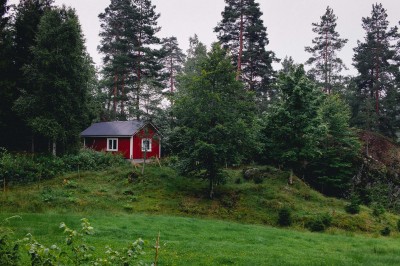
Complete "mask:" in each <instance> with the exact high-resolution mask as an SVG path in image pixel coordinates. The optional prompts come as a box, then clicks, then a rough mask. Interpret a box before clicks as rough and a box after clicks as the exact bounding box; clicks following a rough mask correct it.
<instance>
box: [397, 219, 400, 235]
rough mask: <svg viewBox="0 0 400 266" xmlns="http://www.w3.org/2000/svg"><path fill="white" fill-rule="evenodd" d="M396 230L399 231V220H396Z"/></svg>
mask: <svg viewBox="0 0 400 266" xmlns="http://www.w3.org/2000/svg"><path fill="white" fill-rule="evenodd" d="M397 231H399V232H400V220H397Z"/></svg>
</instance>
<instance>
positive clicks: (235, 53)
mask: <svg viewBox="0 0 400 266" xmlns="http://www.w3.org/2000/svg"><path fill="white" fill-rule="evenodd" d="M225 3H226V5H225V8H224V11H223V12H222V13H221V15H222V19H221V21H220V22H219V23H218V25H217V26H216V27H215V28H214V32H216V33H217V34H218V36H217V37H218V40H219V42H220V43H221V45H222V47H223V48H225V49H228V50H229V51H230V53H231V54H232V62H233V65H234V66H235V68H236V69H237V75H238V76H239V77H240V80H242V81H243V82H244V83H245V87H246V88H247V89H248V90H251V91H254V92H256V95H257V98H256V100H257V101H259V102H263V103H267V102H268V101H270V100H271V98H273V97H274V91H273V88H272V86H271V84H272V83H273V81H274V80H275V72H274V70H273V68H272V62H274V61H277V59H276V58H275V54H274V53H273V52H271V51H267V50H266V46H267V45H268V43H269V40H268V36H267V29H266V27H265V26H264V22H263V20H262V18H261V16H262V12H261V10H260V4H259V3H257V2H256V1H254V0H226V1H225ZM264 107H265V106H264V105H260V108H263V109H264Z"/></svg>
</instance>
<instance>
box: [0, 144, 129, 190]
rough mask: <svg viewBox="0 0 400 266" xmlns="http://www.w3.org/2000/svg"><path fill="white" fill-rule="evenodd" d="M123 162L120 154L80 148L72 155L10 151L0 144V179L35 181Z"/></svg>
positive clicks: (21, 181) (99, 168)
mask: <svg viewBox="0 0 400 266" xmlns="http://www.w3.org/2000/svg"><path fill="white" fill-rule="evenodd" d="M123 164H126V161H125V159H124V158H123V157H122V156H121V155H114V154H111V153H105V152H96V151H93V150H90V149H83V150H81V151H80V152H79V153H78V154H75V155H65V156H63V157H55V156H51V155H36V156H32V155H29V154H10V153H9V152H7V150H5V149H4V148H0V179H3V178H6V181H7V182H8V183H9V182H18V183H26V182H35V181H39V180H42V179H51V178H53V177H55V176H57V175H61V174H63V173H65V172H71V171H77V170H93V171H96V170H104V169H107V168H110V167H115V166H120V165H123Z"/></svg>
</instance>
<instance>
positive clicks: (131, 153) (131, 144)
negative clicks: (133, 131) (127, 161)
mask: <svg viewBox="0 0 400 266" xmlns="http://www.w3.org/2000/svg"><path fill="white" fill-rule="evenodd" d="M129 158H131V159H133V136H132V137H131V139H130V143H129Z"/></svg>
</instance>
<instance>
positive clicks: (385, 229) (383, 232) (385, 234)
mask: <svg viewBox="0 0 400 266" xmlns="http://www.w3.org/2000/svg"><path fill="white" fill-rule="evenodd" d="M390 232H391V230H390V228H389V227H388V226H386V227H385V228H383V229H382V230H381V235H382V236H389V235H390Z"/></svg>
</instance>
